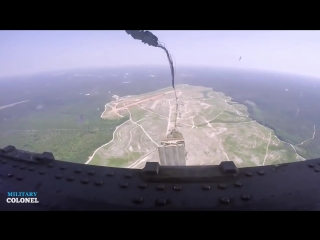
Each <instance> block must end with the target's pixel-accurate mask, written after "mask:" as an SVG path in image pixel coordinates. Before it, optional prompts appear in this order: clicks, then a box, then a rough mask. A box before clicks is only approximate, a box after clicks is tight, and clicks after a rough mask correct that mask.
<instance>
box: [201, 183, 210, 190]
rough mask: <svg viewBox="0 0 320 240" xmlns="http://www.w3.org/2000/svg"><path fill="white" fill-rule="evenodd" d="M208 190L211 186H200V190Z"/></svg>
mask: <svg viewBox="0 0 320 240" xmlns="http://www.w3.org/2000/svg"><path fill="white" fill-rule="evenodd" d="M210 188H211V186H210V185H209V184H204V185H202V189H204V190H209V189H210Z"/></svg>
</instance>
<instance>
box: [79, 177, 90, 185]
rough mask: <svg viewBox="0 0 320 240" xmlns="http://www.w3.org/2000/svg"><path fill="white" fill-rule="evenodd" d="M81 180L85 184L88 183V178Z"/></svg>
mask: <svg viewBox="0 0 320 240" xmlns="http://www.w3.org/2000/svg"><path fill="white" fill-rule="evenodd" d="M81 182H82V183H83V184H87V183H89V179H88V178H84V179H81Z"/></svg>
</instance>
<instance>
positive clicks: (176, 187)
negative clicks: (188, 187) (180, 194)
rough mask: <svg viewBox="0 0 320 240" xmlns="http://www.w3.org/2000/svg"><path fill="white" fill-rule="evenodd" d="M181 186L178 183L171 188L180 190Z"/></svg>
mask: <svg viewBox="0 0 320 240" xmlns="http://www.w3.org/2000/svg"><path fill="white" fill-rule="evenodd" d="M181 189H182V187H181V186H180V185H177V186H173V190H176V191H180V190H181Z"/></svg>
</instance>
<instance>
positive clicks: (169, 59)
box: [158, 43, 179, 130]
mask: <svg viewBox="0 0 320 240" xmlns="http://www.w3.org/2000/svg"><path fill="white" fill-rule="evenodd" d="M158 47H159V48H162V49H163V50H164V51H165V53H166V54H167V58H168V61H169V66H170V71H171V78H172V88H173V91H174V94H175V98H176V111H175V112H176V114H175V119H174V129H175V130H177V118H178V106H179V105H178V96H177V91H176V88H175V82H174V80H175V79H174V77H175V69H174V66H173V61H172V57H171V54H170V53H169V51H168V50H167V49H166V47H165V46H164V44H162V43H159V44H158Z"/></svg>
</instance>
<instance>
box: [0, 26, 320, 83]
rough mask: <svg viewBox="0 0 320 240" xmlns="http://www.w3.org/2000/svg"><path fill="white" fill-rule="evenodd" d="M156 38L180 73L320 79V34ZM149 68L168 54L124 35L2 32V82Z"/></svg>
mask: <svg viewBox="0 0 320 240" xmlns="http://www.w3.org/2000/svg"><path fill="white" fill-rule="evenodd" d="M151 31H152V30H151ZM152 32H153V33H154V34H155V35H156V36H157V37H158V38H159V40H160V41H161V42H163V43H165V45H166V47H167V48H168V49H169V51H170V52H171V54H172V56H173V57H174V59H175V61H176V65H177V67H179V66H184V65H195V66H199V65H201V66H216V67H219V66H221V67H232V68H243V69H248V68H251V69H266V70H272V71H282V72H289V73H298V74H303V75H310V76H316V77H320V31H152ZM240 56H242V59H241V61H240V62H239V57H240ZM146 64H148V65H149V64H154V65H168V62H167V59H166V55H165V53H164V52H163V50H161V49H159V48H154V47H151V46H148V45H144V44H142V43H141V42H140V41H138V40H134V39H133V38H132V37H131V36H129V35H127V34H126V32H125V31H0V76H8V75H17V74H24V73H36V72H42V71H51V70H63V69H70V68H83V67H85V68H88V67H104V66H126V65H146Z"/></svg>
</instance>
